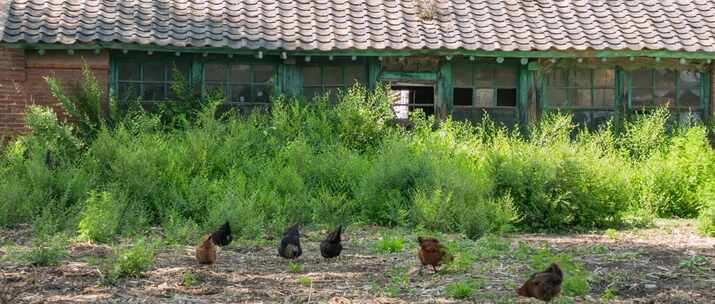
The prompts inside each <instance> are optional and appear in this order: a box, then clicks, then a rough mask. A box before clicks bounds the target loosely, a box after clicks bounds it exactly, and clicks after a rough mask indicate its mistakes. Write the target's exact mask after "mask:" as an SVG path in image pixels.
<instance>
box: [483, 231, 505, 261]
mask: <svg viewBox="0 0 715 304" xmlns="http://www.w3.org/2000/svg"><path fill="white" fill-rule="evenodd" d="M475 247H476V248H475V249H476V253H477V256H478V257H479V258H495V257H498V256H501V255H503V254H506V253H507V252H509V250H511V246H510V245H509V243H508V242H507V241H505V240H504V239H503V238H500V237H498V236H493V235H487V236H484V237H482V238H481V239H479V240H478V241H477V242H476V244H475Z"/></svg>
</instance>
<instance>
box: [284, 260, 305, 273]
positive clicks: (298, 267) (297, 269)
mask: <svg viewBox="0 0 715 304" xmlns="http://www.w3.org/2000/svg"><path fill="white" fill-rule="evenodd" d="M288 269H290V272H292V273H301V272H303V264H300V263H295V262H288Z"/></svg>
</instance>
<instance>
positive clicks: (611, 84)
mask: <svg viewBox="0 0 715 304" xmlns="http://www.w3.org/2000/svg"><path fill="white" fill-rule="evenodd" d="M593 85H594V86H595V87H596V88H600V89H611V88H615V87H616V71H615V70H594V71H593Z"/></svg>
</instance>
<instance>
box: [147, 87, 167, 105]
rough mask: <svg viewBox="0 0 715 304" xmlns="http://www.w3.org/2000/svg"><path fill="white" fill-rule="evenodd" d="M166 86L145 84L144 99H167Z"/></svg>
mask: <svg viewBox="0 0 715 304" xmlns="http://www.w3.org/2000/svg"><path fill="white" fill-rule="evenodd" d="M165 86H166V85H165V84H161V83H151V84H149V83H147V84H144V95H143V96H142V99H144V100H149V101H152V100H164V99H166V95H165V94H164V87H165Z"/></svg>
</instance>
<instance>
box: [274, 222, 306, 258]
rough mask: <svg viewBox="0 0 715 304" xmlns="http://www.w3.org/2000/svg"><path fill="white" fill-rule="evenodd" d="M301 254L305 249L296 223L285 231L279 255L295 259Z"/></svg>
mask: <svg viewBox="0 0 715 304" xmlns="http://www.w3.org/2000/svg"><path fill="white" fill-rule="evenodd" d="M301 254H303V250H302V249H301V248H300V232H299V231H298V225H297V224H296V225H293V226H291V227H290V228H288V229H286V231H285V232H283V239H282V240H281V243H280V246H279V247H278V255H280V256H282V257H284V258H286V259H293V260H295V259H297V258H298V257H300V255H301Z"/></svg>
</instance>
